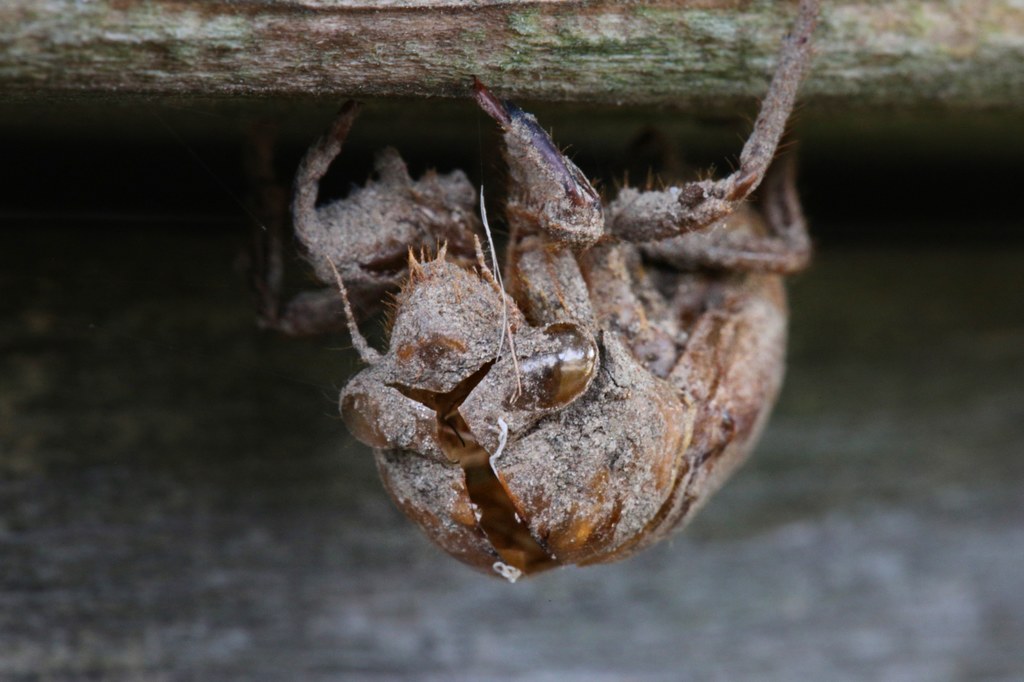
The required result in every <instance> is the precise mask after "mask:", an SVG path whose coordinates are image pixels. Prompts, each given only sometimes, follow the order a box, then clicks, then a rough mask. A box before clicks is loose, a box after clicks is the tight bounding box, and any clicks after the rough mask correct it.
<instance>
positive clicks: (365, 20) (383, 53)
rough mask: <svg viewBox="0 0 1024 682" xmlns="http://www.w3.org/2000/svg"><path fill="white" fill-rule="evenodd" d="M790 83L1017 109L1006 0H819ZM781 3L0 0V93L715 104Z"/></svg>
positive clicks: (785, 7) (862, 95) (862, 98)
mask: <svg viewBox="0 0 1024 682" xmlns="http://www.w3.org/2000/svg"><path fill="white" fill-rule="evenodd" d="M825 4H826V9H825V11H824V17H823V21H822V24H821V26H820V29H819V33H818V37H817V45H818V56H817V59H816V62H815V66H814V69H813V73H812V75H811V77H810V80H809V82H808V83H807V84H806V90H805V94H806V95H807V96H809V97H811V98H813V99H815V100H816V101H817V102H819V103H821V104H830V105H833V106H836V107H844V108H848V107H851V106H855V107H881V106H894V105H896V106H901V107H906V106H920V105H925V106H935V105H940V106H956V107H969V108H992V107H999V108H1007V109H1021V108H1024V4H1021V2H1019V1H1018V0H979V1H974V2H960V1H958V0H893V1H886V2H881V1H861V2H852V1H848V0H847V1H843V0H837V1H836V2H828V3H825ZM794 9H795V7H794V3H792V2H768V1H761V2H742V3H737V2H735V1H733V0H691V1H678V2H665V1H662V2H649V3H620V2H611V1H610V0H605V1H598V2H580V1H571V2H568V1H558V0H552V1H549V2H542V1H535V2H512V1H508V2H501V1H492V2H463V1H459V0H434V1H430V2H420V3H411V2H401V1H388V0H367V1H365V2H355V1H345V0H263V1H256V0H249V1H246V2H228V1H209V2H196V1H193V2H188V1H186V0H152V1H147V2H126V1H125V0H78V1H72V0H7V1H6V2H4V3H3V4H2V5H0V91H2V92H4V94H5V98H6V100H7V101H8V102H10V101H19V100H20V101H36V102H38V101H41V100H47V99H50V98H54V97H58V96H77V97H80V96H84V95H97V94H98V95H106V96H109V97H116V98H124V97H127V96H130V95H137V94H142V95H170V96H176V97H185V98H188V97H198V96H203V97H211V96H212V97H239V96H243V97H254V96H262V97H266V96H278V97H294V96H330V97H332V98H338V97H341V96H360V97H367V96H416V97H428V96H446V97H454V96H459V97H461V96H464V95H465V94H466V91H467V87H468V86H467V84H468V83H469V81H470V78H471V76H473V75H477V76H480V77H481V78H482V79H484V80H485V81H487V82H488V83H489V84H491V85H492V86H493V87H494V88H495V89H496V90H497V91H498V92H501V93H503V94H505V95H508V96H514V97H517V98H534V99H541V100H548V101H591V102H593V101H599V102H604V103H613V104H617V103H623V104H659V103H673V104H680V105H682V106H687V107H690V108H697V107H700V108H701V109H702V110H708V109H716V110H724V109H725V108H727V107H732V106H734V105H735V104H736V101H737V100H739V99H749V98H750V97H757V96H760V95H762V94H763V91H764V88H765V83H766V80H767V77H768V75H769V74H770V73H771V69H772V64H773V62H774V59H775V53H776V49H777V46H778V44H779V40H780V37H781V36H782V34H783V33H784V31H785V30H786V28H787V26H788V24H789V21H790V18H791V17H792V14H793V10H794Z"/></svg>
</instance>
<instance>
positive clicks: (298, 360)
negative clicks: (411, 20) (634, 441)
mask: <svg viewBox="0 0 1024 682" xmlns="http://www.w3.org/2000/svg"><path fill="white" fill-rule="evenodd" d="M821 222H822V223H823V222H825V221H824V220H822V221H821ZM238 242H239V240H238V238H237V237H236V236H235V235H232V234H229V233H226V232H224V231H223V230H220V231H216V230H211V228H210V226H204V228H203V229H200V230H187V229H183V228H182V227H181V226H179V225H172V226H168V225H165V226H164V227H163V228H160V227H158V226H153V225H131V226H130V227H128V226H125V228H124V229H109V228H107V229H99V228H98V227H97V228H94V229H91V230H83V229H80V228H77V227H73V228H71V229H56V228H54V227H52V226H46V227H45V228H44V226H42V225H37V229H35V230H5V231H2V232H0V291H3V292H4V295H3V296H2V297H0V679H3V680H5V681H7V680H11V681H14V682H18V681H25V682H28V681H30V680H31V681H35V680H86V679H95V680H124V681H125V682H127V681H132V682H134V681H136V680H157V681H167V682H176V681H178V680H181V681H183V682H185V681H207V680H208V681H211V682H212V681H216V682H222V681H228V682H230V681H232V680H237V681H239V682H241V681H243V680H244V681H245V682H253V681H263V680H268V681H269V680H302V681H304V682H305V681H313V682H315V681H319V680H322V681H324V682H326V681H327V680H437V681H438V682H440V681H441V680H444V681H445V682H448V681H451V680H466V681H469V680H472V681H474V682H476V681H478V680H570V681H572V682H583V681H584V680H586V681H587V682H590V681H592V680H622V679H628V680H637V681H640V682H668V681H675V680H682V679H686V680H710V679H726V680H740V681H744V680H757V681H759V682H760V681H763V680H769V681H771V680H780V681H781V680H836V681H839V682H847V681H849V682H853V681H858V682H859V681H860V680H866V679H870V680H935V681H942V682H955V681H957V680H999V681H1004V680H1005V681H1006V682H1009V681H1011V680H1020V679H1022V678H1024V650H1022V649H1021V646H1020V644H1021V642H1022V641H1024V592H1022V591H1021V576H1022V575H1024V458H1022V457H1021V453H1022V452H1024V381H1022V380H1021V378H1022V376H1024V326H1022V320H1024V299H1022V298H1021V297H1020V295H1019V292H1020V291H1021V290H1022V288H1024V272H1022V270H1021V268H1020V264H1021V262H1022V260H1021V259H1022V257H1024V253H1022V252H1021V250H1020V247H1019V246H1018V247H1016V248H1013V247H1007V246H1005V245H1003V246H997V247H989V248H985V247H981V246H979V247H976V248H973V249H963V248H959V249H956V250H946V251H938V250H934V249H933V250H924V249H921V248H919V247H915V248H914V249H912V250H908V251H904V252H886V250H884V249H860V250H853V251H844V252H831V253H829V252H826V253H823V254H821V257H820V258H819V260H818V261H817V263H816V265H815V266H814V268H813V269H812V270H811V271H810V272H808V273H807V274H806V275H805V276H803V277H801V278H799V279H798V280H797V281H796V282H795V285H794V287H793V288H792V291H793V297H792V298H793V324H792V332H793V335H792V347H791V366H790V373H789V377H788V381H787V385H786V387H785V391H784V395H783V396H782V400H781V402H780V404H779V406H778V409H777V410H776V414H775V415H774V418H773V420H772V422H771V424H770V427H769V429H768V432H767V433H766V434H765V438H764V440H763V442H762V444H761V446H760V447H759V448H758V452H757V453H756V454H755V456H754V458H753V459H752V461H751V462H750V463H749V464H748V465H747V466H746V467H745V468H744V470H743V471H741V472H740V473H739V474H738V475H737V477H736V478H735V479H734V480H732V481H731V482H730V483H729V484H728V485H727V486H726V488H725V489H724V490H723V491H722V492H721V493H719V495H718V497H717V498H716V499H715V500H713V501H712V502H711V504H710V505H709V506H708V508H707V509H706V510H705V511H704V512H703V514H702V516H701V517H699V518H698V520H697V522H696V523H695V525H693V526H692V527H691V528H690V529H689V530H688V531H686V532H685V533H683V534H682V535H680V536H679V537H678V538H677V539H676V540H674V541H673V542H672V543H669V544H665V545H662V546H660V547H658V548H656V549H653V550H651V551H649V552H647V553H646V554H643V555H641V556H638V557H636V558H635V559H632V560H630V561H627V562H624V563H620V564H615V565H610V566H602V567H594V568H588V569H579V570H576V569H567V570H564V571H558V572H555V573H552V574H546V575H543V576H540V577H539V578H537V579H535V580H529V581H525V582H522V583H519V584H516V585H509V584H507V583H505V582H503V581H500V580H496V579H492V578H489V577H486V576H482V575H479V574H476V573H474V572H473V571H471V570H470V569H468V568H466V567H464V566H462V565H460V564H458V563H457V562H455V561H453V560H452V559H450V558H448V557H447V556H445V555H443V554H442V553H441V552H440V551H439V550H437V549H436V548H434V547H433V546H431V545H430V544H429V543H428V542H427V540H426V539H424V538H423V537H422V535H421V534H420V533H419V532H418V531H417V530H416V529H415V528H414V527H413V526H412V524H410V523H409V522H408V521H407V520H406V519H405V518H404V517H403V516H402V515H401V514H400V513H399V512H397V511H396V510H395V509H394V507H393V506H392V505H391V503H390V502H389V500H388V498H387V495H386V494H385V492H384V491H383V489H382V487H381V485H380V483H379V481H378V480H377V475H376V472H375V470H374V466H373V462H372V457H371V454H370V453H369V452H368V451H367V450H366V449H365V448H363V447H361V446H359V445H358V444H355V443H354V442H353V441H352V440H351V439H350V438H349V437H348V436H347V435H346V434H345V431H344V427H343V426H342V424H341V423H340V420H339V419H338V417H337V412H336V409H337V408H336V395H337V386H338V385H339V384H340V383H341V382H342V381H343V380H344V376H345V374H346V372H347V371H348V370H349V369H351V367H353V366H354V363H355V358H354V357H353V354H351V353H344V352H338V351H337V349H336V348H335V347H336V346H337V345H338V343H339V342H328V341H321V342H314V343H311V342H295V341H287V340H281V339H275V338H272V337H270V336H267V335H265V334H260V333H259V332H258V331H257V330H256V329H255V326H254V325H253V322H252V312H251V309H250V308H249V306H248V299H247V297H246V295H245V291H244V284H243V282H242V281H241V279H240V278H239V277H238V275H237V274H236V273H233V272H232V271H231V270H230V268H228V267H226V266H227V264H228V263H230V262H231V260H232V258H233V256H234V255H235V254H236V253H237V248H238Z"/></svg>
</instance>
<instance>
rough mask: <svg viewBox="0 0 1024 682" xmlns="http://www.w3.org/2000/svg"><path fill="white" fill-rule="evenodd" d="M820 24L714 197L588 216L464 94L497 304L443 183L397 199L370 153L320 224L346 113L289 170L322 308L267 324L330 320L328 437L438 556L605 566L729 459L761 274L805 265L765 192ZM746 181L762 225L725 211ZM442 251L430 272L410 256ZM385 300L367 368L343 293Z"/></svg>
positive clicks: (786, 50)
mask: <svg viewBox="0 0 1024 682" xmlns="http://www.w3.org/2000/svg"><path fill="white" fill-rule="evenodd" d="M818 4H819V3H818V2H817V1H816V0H803V1H802V2H801V4H800V8H799V15H798V18H797V20H796V24H795V26H794V28H793V30H792V32H791V33H790V35H788V36H787V38H786V39H785V43H784V45H783V48H782V50H781V56H780V62H779V65H778V67H777V70H776V73H775V76H774V78H773V80H772V83H771V86H770V89H769V91H768V95H767V97H766V98H765V100H764V103H763V105H762V108H761V112H760V114H759V116H758V118H757V121H756V123H755V125H754V130H753V133H752V134H751V136H750V138H749V139H748V141H747V142H746V144H745V146H744V148H743V151H742V153H741V155H740V159H739V166H738V168H737V169H736V171H735V172H733V173H732V174H731V175H729V176H728V177H726V178H724V179H721V180H701V181H696V182H687V183H684V184H682V185H680V186H678V187H671V188H669V189H667V190H664V191H637V190H635V189H630V188H625V189H622V190H621V191H620V192H619V193H618V196H617V197H616V198H615V199H614V200H613V201H611V202H610V203H608V204H607V205H605V204H603V203H602V200H601V197H600V196H599V195H598V193H597V192H596V191H595V190H594V188H593V187H592V185H591V183H590V182H589V181H588V180H587V178H586V177H585V176H584V174H583V173H582V172H581V171H580V170H579V169H578V168H577V167H576V166H575V165H574V164H573V163H572V161H570V160H569V159H567V158H566V157H565V156H564V155H563V154H562V153H561V152H560V151H559V150H558V148H557V147H556V146H555V145H554V143H553V142H552V141H551V139H550V137H549V136H548V135H547V133H546V132H545V131H544V130H543V129H542V128H541V127H540V126H539V125H538V124H537V122H536V120H535V119H534V117H533V116H531V115H530V114H527V113H524V112H523V111H521V110H520V109H518V108H516V107H515V106H514V105H512V104H510V103H508V102H503V101H501V100H499V99H498V98H496V97H495V96H494V95H492V94H491V93H490V92H489V91H488V90H487V88H486V87H484V86H483V85H482V84H480V83H479V82H477V83H476V84H475V98H476V100H477V102H478V103H479V105H480V106H481V107H482V108H483V110H484V111H485V112H486V113H487V114H489V115H490V116H491V117H492V118H494V119H495V121H497V123H498V125H499V126H500V128H501V131H502V133H503V136H504V143H505V161H506V163H507V166H508V171H509V188H508V200H507V207H506V213H507V223H508V229H509V233H510V241H509V245H508V251H507V254H506V258H505V264H504V268H503V269H504V275H505V279H504V282H505V284H506V285H507V286H503V285H502V284H501V282H499V273H498V271H497V269H495V271H492V269H491V268H489V267H488V266H487V264H486V261H485V258H484V255H483V253H482V249H481V247H480V242H479V240H478V239H477V237H476V235H477V234H478V231H479V226H480V222H479V218H478V216H477V214H476V210H475V204H476V201H477V199H476V197H477V194H476V192H475V191H474V189H473V187H472V186H471V185H470V184H469V182H468V181H467V179H466V177H465V176H464V175H463V174H462V173H460V172H454V173H450V174H447V175H437V174H433V173H429V174H427V175H426V176H424V177H423V178H421V179H419V180H413V179H412V178H410V177H409V175H408V173H407V171H406V169H405V166H404V164H403V162H402V160H401V158H400V157H399V156H398V154H397V152H394V151H393V150H387V151H385V152H383V153H382V154H381V155H380V156H379V157H378V160H377V173H378V178H377V179H376V180H375V181H371V182H369V183H368V184H367V185H366V186H365V187H363V188H360V189H358V190H355V191H354V192H353V193H352V194H351V195H350V196H349V197H348V198H346V199H345V200H342V201H337V202H334V203H331V204H327V205H325V206H323V207H321V208H317V207H316V206H315V200H316V195H317V191H318V183H319V180H320V178H321V177H322V176H323V174H324V172H325V171H326V169H327V167H328V165H329V164H330V163H331V161H332V160H333V159H334V158H335V157H336V156H337V155H338V154H339V153H340V150H341V144H342V141H343V140H344V138H345V137H346V135H347V134H348V131H349V129H350V127H351V125H352V122H353V120H354V118H355V115H356V106H355V105H354V104H351V103H350V104H348V105H346V106H345V108H344V109H343V110H342V112H341V114H340V116H339V118H338V120H337V122H336V123H335V124H334V127H333V128H332V130H331V131H330V132H329V133H328V134H327V135H326V136H325V137H323V138H322V139H321V140H320V141H318V142H317V143H316V144H315V145H314V146H313V147H312V148H311V149H310V150H309V152H308V153H307V155H306V157H305V159H304V160H303V162H302V165H301V167H300V169H299V173H298V176H297V179H296V188H295V198H294V204H293V214H294V221H295V226H296V230H297V234H298V237H299V240H300V242H301V244H302V246H303V248H304V250H305V253H306V255H307V257H308V259H309V261H310V262H311V264H312V265H313V267H314V269H315V270H316V273H317V275H318V276H319V277H320V278H321V279H322V280H323V281H325V282H332V283H335V284H336V285H337V287H338V289H340V292H341V296H340V297H338V295H337V292H336V291H328V290H324V291H322V292H319V293H317V294H315V295H313V296H311V297H307V298H305V299H302V300H301V301H300V302H299V304H298V305H295V306H293V307H291V308H290V309H289V310H287V311H286V312H285V313H284V315H283V316H281V317H280V318H278V319H275V320H272V321H271V322H272V323H273V324H274V325H275V326H278V327H282V328H286V329H290V330H292V331H296V330H306V329H312V328H314V327H317V326H319V324H318V323H319V322H322V321H323V319H324V318H325V317H326V318H330V320H332V321H336V320H337V317H336V316H335V312H336V311H335V307H336V305H337V301H339V300H340V301H341V302H342V303H343V305H344V308H345V310H346V312H347V313H348V315H347V323H348V325H349V328H350V331H351V335H352V339H353V343H354V345H355V347H356V349H357V350H358V352H359V354H360V356H361V357H362V359H363V360H364V361H365V363H366V365H367V367H366V368H365V369H364V370H362V371H361V372H359V373H358V374H357V375H356V376H355V377H354V378H353V379H352V380H351V381H350V382H349V384H348V385H347V386H346V387H345V389H344V390H343V391H342V394H341V413H342V416H343V418H344V420H345V423H346V424H347V425H348V427H349V429H350V430H351V432H352V433H353V434H354V435H355V436H356V437H357V438H358V439H359V440H361V441H362V442H364V443H366V444H367V445H369V446H371V447H372V448H374V453H375V456H376V458H377V463H378V467H379V470H380V474H381V477H382V479H383V481H384V484H385V486H386V488H387V489H388V491H389V492H390V493H391V495H392V497H393V498H394V500H395V502H396V503H397V504H398V506H399V507H401V509H402V510H403V511H404V512H405V513H406V514H407V515H408V516H409V517H410V518H412V519H413V520H414V521H415V522H416V523H417V524H419V525H420V527H421V528H422V529H423V530H424V531H425V532H426V533H427V534H428V535H429V536H430V537H431V538H432V539H433V540H434V541H435V542H437V543H438V544H439V545H440V546H441V547H442V548H444V549H445V550H446V551H447V552H449V553H450V554H452V555H454V556H455V557H457V558H459V559H460V560H462V561H464V562H466V563H468V564H470V565H472V566H475V567H477V568H480V569H483V570H485V571H488V572H497V573H499V574H501V575H503V576H505V577H507V578H510V579H515V578H517V577H518V576H520V575H524V574H531V573H537V572H539V571H542V570H544V569H547V568H551V567H553V566H558V565H564V564H593V563H600V562H607V561H613V560H618V559H621V558H623V557H626V556H628V555H630V554H632V553H634V552H636V551H638V550H640V549H643V548H644V547H647V546H649V545H651V544H652V543H654V542H657V541H659V540H661V539H663V538H665V537H667V536H668V535H669V533H670V532H672V531H673V530H674V529H676V528H678V527H679V526H681V525H682V524H683V523H685V522H686V521H687V520H688V519H689V518H690V517H692V516H693V514H694V513H695V512H696V510H697V509H698V508H699V507H700V506H701V505H702V504H703V503H704V502H705V501H707V499H708V497H709V496H710V495H711V494H712V493H713V492H714V491H715V490H716V489H717V488H718V487H719V486H720V485H721V484H722V482H723V481H724V480H725V478H726V477H727V476H728V475H729V474H730V472H732V471H733V470H734V469H735V468H736V467H737V466H738V465H739V464H740V463H741V462H742V461H743V460H744V458H745V457H746V456H747V453H748V452H749V451H750V449H751V447H752V446H753V444H754V441H755V440H756V438H757V436H758V434H759V432H760V431H761V429H762V427H763V426H764V423H765V420H766V418H767V415H768V412H769V410H770V408H771V406H772V404H773V402H774V400H775V397H776V394H777V392H778V390H779V386H780V383H781V380H782V375H783V366H784V352H785V337H786V321H787V310H786V303H785V294H784V290H783V284H782V278H781V275H784V274H787V273H792V272H795V271H798V270H800V269H801V268H803V267H804V265H805V264H806V262H807V259H808V256H809V250H810V249H809V241H808V237H807V233H806V229H805V225H804V221H803V217H802V214H801V210H800V206H799V203H798V199H797V196H796V192H795V189H794V186H793V175H792V165H791V164H776V167H775V169H774V170H773V171H772V172H771V173H767V171H768V168H769V165H770V163H771V161H772V158H773V156H774V154H775V150H776V147H777V145H778V142H779V139H780V137H781V135H782V133H783V130H784V128H785V124H786V121H787V119H788V117H789V114H790V112H791V110H792V107H793V103H794V100H795V98H796V92H797V88H798V85H799V83H800V81H801V79H802V75H803V73H804V71H805V70H806V67H807V64H808V62H809V59H810V36H811V34H812V31H813V29H814V25H815V23H816V20H817V14H818ZM766 173H767V178H766ZM762 179H765V183H764V188H763V192H762V194H761V197H762V198H761V205H762V213H761V214H759V213H758V212H756V211H755V210H753V209H752V208H751V207H750V206H749V205H748V204H746V203H744V200H745V199H747V197H748V196H749V195H750V194H751V193H752V192H753V191H754V189H755V188H757V187H758V186H759V185H760V184H761V181H762ZM481 205H482V202H481ZM485 219H486V217H485ZM439 244H443V245H442V246H440V248H439V250H438V252H437V254H436V257H434V258H433V259H427V258H424V257H423V256H422V255H421V257H420V259H419V260H418V259H417V258H416V257H415V255H414V254H415V253H416V252H420V253H421V254H422V252H423V250H424V249H429V248H432V247H436V246H437V245H439ZM399 287H400V291H399V292H398V293H397V295H396V297H395V305H394V311H393V319H392V322H391V325H390V331H389V341H388V349H387V351H386V352H383V353H381V352H378V351H377V350H374V349H373V348H372V347H370V345H369V344H368V343H367V342H366V341H365V339H363V337H362V336H361V335H360V333H359V331H358V329H357V328H356V326H355V321H354V320H353V319H352V316H351V310H350V308H349V299H348V298H347V297H346V290H347V292H348V293H349V295H350V296H351V298H352V299H358V301H359V302H360V303H361V304H362V305H363V307H366V306H367V305H368V304H371V305H372V304H373V303H375V302H377V301H379V300H380V298H381V297H382V296H383V295H384V294H385V293H386V292H388V291H392V290H394V289H396V288H399Z"/></svg>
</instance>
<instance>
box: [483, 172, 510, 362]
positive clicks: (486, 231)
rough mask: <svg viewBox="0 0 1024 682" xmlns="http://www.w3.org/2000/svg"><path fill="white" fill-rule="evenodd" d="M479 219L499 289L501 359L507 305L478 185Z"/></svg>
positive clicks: (499, 343) (499, 351)
mask: <svg viewBox="0 0 1024 682" xmlns="http://www.w3.org/2000/svg"><path fill="white" fill-rule="evenodd" d="M480 218H481V219H482V220H483V223H484V234H485V235H487V247H488V248H489V249H490V250H491V265H492V266H494V276H495V277H497V279H498V288H499V289H501V330H500V331H499V332H498V352H497V353H496V354H495V356H494V358H495V359H498V358H500V357H501V350H502V348H504V346H505V328H506V327H507V326H508V304H507V303H506V302H505V283H504V282H503V281H502V280H501V270H500V269H499V268H498V257H497V255H496V254H495V251H494V239H492V238H491V226H490V224H489V223H488V222H487V207H486V206H484V186H483V185H480Z"/></svg>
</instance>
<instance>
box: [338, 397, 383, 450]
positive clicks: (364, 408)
mask: <svg viewBox="0 0 1024 682" xmlns="http://www.w3.org/2000/svg"><path fill="white" fill-rule="evenodd" d="M380 417H381V414H380V409H379V407H378V405H377V402H376V401H374V400H373V399H371V398H370V397H369V396H368V395H366V394H365V393H346V394H344V395H343V396H342V398H341V418H342V420H343V421H344V422H345V426H347V427H348V430H349V433H351V434H352V435H353V436H355V437H356V438H358V439H359V440H360V442H362V443H365V444H366V445H369V446H370V447H371V448H383V447H387V446H388V438H387V436H386V435H385V434H384V430H383V429H382V428H381V425H380Z"/></svg>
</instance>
